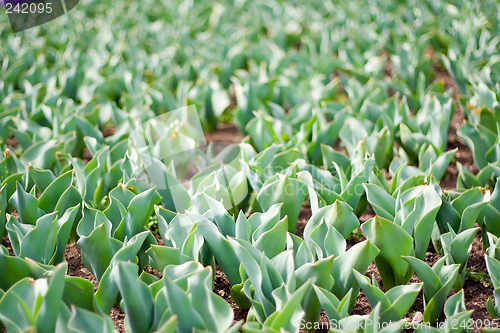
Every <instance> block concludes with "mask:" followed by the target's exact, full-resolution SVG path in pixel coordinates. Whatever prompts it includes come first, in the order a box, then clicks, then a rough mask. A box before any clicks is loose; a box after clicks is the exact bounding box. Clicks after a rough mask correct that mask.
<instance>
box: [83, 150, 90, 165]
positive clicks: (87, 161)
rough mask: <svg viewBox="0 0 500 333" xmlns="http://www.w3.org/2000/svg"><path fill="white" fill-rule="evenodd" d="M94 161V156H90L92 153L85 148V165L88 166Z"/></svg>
mask: <svg viewBox="0 0 500 333" xmlns="http://www.w3.org/2000/svg"><path fill="white" fill-rule="evenodd" d="M91 160H92V154H90V151H89V150H88V149H87V148H83V158H82V162H83V164H85V165H87V163H89V162H90V161H91Z"/></svg>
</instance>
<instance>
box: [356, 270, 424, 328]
mask: <svg viewBox="0 0 500 333" xmlns="http://www.w3.org/2000/svg"><path fill="white" fill-rule="evenodd" d="M354 275H355V276H356V281H357V282H358V284H359V286H360V287H361V289H362V290H363V292H364V293H365V295H366V298H368V302H370V306H371V307H372V309H373V308H375V306H377V305H378V304H380V317H379V320H380V321H381V322H383V323H384V322H397V321H398V320H401V319H403V317H404V316H405V314H406V312H407V311H408V310H409V309H410V307H411V306H412V305H413V302H414V301H415V299H416V298H417V295H418V293H419V292H420V290H421V289H422V283H412V284H410V285H406V286H396V287H394V288H391V290H389V291H388V292H387V293H385V294H384V293H383V292H382V291H381V290H380V288H379V286H378V283H377V280H376V279H375V277H374V275H372V280H371V281H370V279H369V278H367V277H366V276H364V275H362V274H360V273H359V272H357V271H354Z"/></svg>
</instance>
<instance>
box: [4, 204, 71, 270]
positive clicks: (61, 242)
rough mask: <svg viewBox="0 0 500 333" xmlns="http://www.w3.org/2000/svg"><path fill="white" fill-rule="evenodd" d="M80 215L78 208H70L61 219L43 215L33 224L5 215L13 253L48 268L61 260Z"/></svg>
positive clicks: (52, 214) (54, 214) (55, 214)
mask: <svg viewBox="0 0 500 333" xmlns="http://www.w3.org/2000/svg"><path fill="white" fill-rule="evenodd" d="M78 213H79V205H76V206H75V207H72V208H69V209H68V210H67V211H66V212H65V213H64V214H63V215H62V216H61V217H60V218H58V217H57V213H56V212H54V213H51V214H46V215H43V216H42V217H40V218H38V219H37V220H36V222H35V225H31V224H24V223H20V222H19V220H18V219H17V218H16V217H14V216H12V215H7V216H8V221H7V224H6V229H7V231H8V233H9V239H10V241H11V245H12V249H13V251H14V254H15V255H16V256H17V257H20V258H23V259H24V258H30V259H32V260H34V261H37V262H40V263H42V264H47V265H55V264H58V263H60V262H62V261H64V252H65V250H66V244H67V243H68V239H69V236H70V233H71V230H72V229H73V226H74V224H75V223H77V221H76V217H77V215H78Z"/></svg>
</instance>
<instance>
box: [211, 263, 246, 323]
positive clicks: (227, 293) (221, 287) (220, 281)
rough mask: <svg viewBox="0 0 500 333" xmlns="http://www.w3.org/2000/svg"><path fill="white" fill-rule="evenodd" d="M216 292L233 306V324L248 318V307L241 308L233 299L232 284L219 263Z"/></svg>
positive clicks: (216, 275) (216, 272) (215, 282)
mask: <svg viewBox="0 0 500 333" xmlns="http://www.w3.org/2000/svg"><path fill="white" fill-rule="evenodd" d="M214 293H216V294H217V295H219V296H220V297H222V298H224V299H225V300H226V302H228V303H229V305H230V306H231V309H233V313H234V318H233V324H235V323H237V322H238V321H240V320H245V319H246V317H247V314H248V309H240V308H239V307H238V306H237V305H236V303H234V302H233V300H232V299H231V284H230V283H229V281H228V280H227V277H226V274H224V272H223V271H222V269H221V268H220V266H219V265H217V269H216V271H215V278H214Z"/></svg>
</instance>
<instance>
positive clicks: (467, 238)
mask: <svg viewBox="0 0 500 333" xmlns="http://www.w3.org/2000/svg"><path fill="white" fill-rule="evenodd" d="M478 229H479V228H471V229H467V230H464V231H462V232H461V233H459V234H456V233H455V232H454V231H453V229H452V228H450V232H449V233H446V234H443V235H441V244H442V249H443V252H444V254H445V255H446V264H447V265H452V264H459V265H460V269H459V270H458V276H459V278H457V281H456V282H455V285H454V286H453V289H455V290H460V289H462V287H463V285H464V282H465V273H466V267H467V261H468V260H469V255H470V251H471V249H472V242H473V241H474V237H475V236H476V233H477V231H478Z"/></svg>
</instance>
